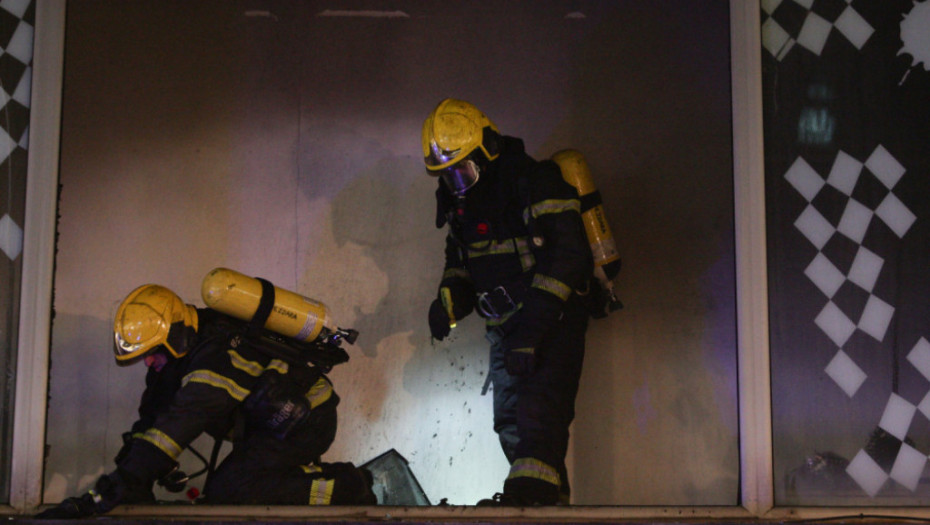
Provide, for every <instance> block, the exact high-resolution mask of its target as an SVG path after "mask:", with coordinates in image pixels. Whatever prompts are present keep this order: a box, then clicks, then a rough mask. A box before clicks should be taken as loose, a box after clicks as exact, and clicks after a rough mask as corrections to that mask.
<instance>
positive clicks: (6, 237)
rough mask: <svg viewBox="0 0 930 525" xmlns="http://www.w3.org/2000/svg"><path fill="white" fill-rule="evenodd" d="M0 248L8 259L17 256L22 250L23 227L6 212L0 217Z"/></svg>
mask: <svg viewBox="0 0 930 525" xmlns="http://www.w3.org/2000/svg"><path fill="white" fill-rule="evenodd" d="M0 250H3V253H5V254H6V256H7V257H9V258H10V260H13V259H16V258H17V257H19V254H20V253H21V252H22V251H23V229H22V228H20V227H19V225H18V224H16V221H14V220H13V219H12V218H11V217H10V216H9V215H7V214H4V215H3V217H2V218H0Z"/></svg>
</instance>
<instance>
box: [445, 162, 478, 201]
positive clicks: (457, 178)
mask: <svg viewBox="0 0 930 525" xmlns="http://www.w3.org/2000/svg"><path fill="white" fill-rule="evenodd" d="M479 175H480V170H479V169H478V165H477V164H475V161H473V160H465V161H462V162H459V163H457V164H455V165H452V166H449V167H448V168H446V169H444V170H442V171H440V172H439V176H440V177H441V178H442V182H443V183H444V184H445V185H446V188H448V189H449V191H450V192H451V193H452V194H453V195H458V196H461V195H464V194H465V192H466V191H467V190H468V188H471V187H472V186H474V185H475V183H476V182H478V176H479Z"/></svg>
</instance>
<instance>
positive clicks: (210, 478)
mask: <svg viewBox="0 0 930 525" xmlns="http://www.w3.org/2000/svg"><path fill="white" fill-rule="evenodd" d="M218 270H221V269H218ZM216 272H217V270H214V272H211V275H215V274H216ZM221 277H231V278H237V279H251V280H252V281H254V283H253V284H255V285H256V286H257V287H258V288H259V290H260V292H259V293H258V294H256V295H255V296H254V297H256V298H257V297H261V299H260V300H258V301H257V302H258V303H259V304H258V305H257V308H256V307H254V306H253V307H252V308H251V310H252V311H253V312H254V315H253V317H252V318H251V319H250V320H248V321H244V320H242V319H237V318H235V317H233V316H231V315H227V314H225V313H223V312H221V311H219V310H217V309H214V308H209V307H208V308H195V307H194V306H192V305H189V304H185V303H184V302H183V301H182V300H181V299H180V298H179V297H178V296H177V295H175V294H174V293H173V292H172V291H171V290H169V289H167V288H165V287H162V286H158V285H153V284H148V285H144V286H141V287H139V288H137V289H135V290H133V291H132V292H131V293H130V294H129V295H128V296H127V297H126V299H125V300H123V302H122V303H121V304H120V306H119V308H118V310H117V312H116V318H115V320H114V337H115V347H114V350H115V353H116V360H117V362H118V363H119V364H121V365H127V364H131V363H135V362H137V361H142V362H144V363H145V365H146V366H147V367H148V373H147V375H146V378H145V384H146V387H145V391H144V392H143V394H142V399H141V403H140V406H139V419H138V421H136V422H135V423H134V424H133V425H132V428H131V430H130V431H129V432H127V433H126V434H124V441H125V444H124V446H123V447H122V449H121V450H120V451H119V453H118V454H117V456H116V469H115V470H113V471H112V472H110V473H109V474H105V475H103V476H101V477H100V478H99V479H98V480H97V482H96V484H95V485H94V487H93V488H92V489H91V490H90V491H89V492H87V493H86V494H84V495H82V496H79V497H71V498H67V499H66V500H64V501H63V502H61V503H60V504H59V505H58V506H55V507H52V508H50V509H48V510H46V511H44V512H42V513H41V514H39V515H38V516H37V517H39V518H49V519H61V518H80V517H86V516H91V515H95V514H103V513H106V512H108V511H110V510H111V509H113V508H114V507H115V506H117V505H119V504H124V503H135V504H139V503H153V502H154V497H153V492H152V489H153V485H154V483H155V482H156V481H159V483H161V484H164V480H173V481H175V482H176V481H178V479H179V478H180V479H183V478H184V475H183V474H181V475H180V476H179V475H178V474H179V471H178V470H177V468H178V461H177V460H178V456H179V455H180V454H181V452H182V451H184V450H185V449H186V448H187V447H188V445H189V444H190V443H191V442H192V441H193V440H194V439H195V438H197V437H198V436H199V435H201V434H202V433H207V434H209V435H211V436H213V437H214V438H215V439H216V440H217V442H216V443H217V445H219V444H220V443H221V442H222V440H223V439H230V440H231V441H232V451H231V452H230V453H229V454H228V455H227V456H226V457H225V458H224V459H223V460H222V462H220V464H219V465H218V467H216V468H215V469H214V468H213V465H212V463H213V461H215V458H216V456H217V452H218V450H219V448H218V446H217V447H215V449H214V454H213V458H214V460H213V461H211V462H210V463H211V465H210V468H209V473H208V475H207V480H206V482H205V485H204V502H206V503H211V504H260V505H347V504H353V505H374V504H376V498H375V496H374V494H373V493H372V491H371V485H372V479H371V474H370V473H368V472H367V471H366V470H364V469H359V468H356V467H355V466H354V465H352V464H351V463H321V462H320V456H321V455H322V454H323V453H324V452H326V450H327V449H328V448H329V447H330V445H331V444H332V443H333V440H334V438H335V435H336V405H337V404H338V403H339V397H338V396H337V395H336V393H335V392H334V390H333V385H332V383H331V382H330V381H329V379H328V378H327V377H326V376H325V375H324V373H325V372H328V371H329V369H330V368H331V366H332V365H334V364H338V363H341V362H344V361H345V360H347V359H348V355H347V354H346V353H345V351H344V350H342V349H341V348H339V346H338V345H339V343H340V341H341V340H342V339H346V340H349V342H350V343H351V342H354V340H355V337H356V335H357V333H356V332H354V331H352V330H349V331H345V330H341V329H339V330H336V331H330V330H326V329H324V328H323V327H319V326H318V328H320V330H319V331H318V332H317V333H318V334H319V335H317V336H316V337H315V340H314V341H313V343H312V344H311V343H305V342H296V341H295V340H294V339H292V338H285V337H282V336H280V335H279V334H276V333H273V332H271V331H270V330H267V329H266V328H265V326H266V320H267V319H268V317H269V315H270V314H271V311H272V309H273V308H274V310H275V311H276V312H277V311H280V310H281V308H279V305H278V304H275V299H274V295H275V292H276V291H277V292H279V293H280V292H281V290H280V289H278V288H276V287H274V286H272V285H271V284H270V283H268V282H267V281H264V280H261V279H252V278H248V277H245V276H242V275H241V274H237V273H236V272H232V271H230V270H223V272H222V273H221ZM237 284H240V285H241V284H242V283H237ZM205 285H206V280H205ZM242 288H244V287H243V286H230V287H229V289H242ZM204 292H205V296H206V289H205V290H204ZM308 301H309V300H308ZM313 304H316V305H319V304H320V303H315V302H314V303H313ZM270 324H271V323H270V322H269V325H270ZM317 324H318V325H319V324H320V323H317ZM311 326H312V325H311ZM191 450H193V449H191ZM181 488H183V485H182V487H181ZM178 490H180V489H178Z"/></svg>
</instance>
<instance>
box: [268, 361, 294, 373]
mask: <svg viewBox="0 0 930 525" xmlns="http://www.w3.org/2000/svg"><path fill="white" fill-rule="evenodd" d="M265 370H274V371H275V372H278V373H279V374H281V375H284V374H286V373H287V371H288V370H289V368H288V366H287V363H285V362H284V361H281V360H280V359H272V360H271V362H270V363H268V367H267V368H265Z"/></svg>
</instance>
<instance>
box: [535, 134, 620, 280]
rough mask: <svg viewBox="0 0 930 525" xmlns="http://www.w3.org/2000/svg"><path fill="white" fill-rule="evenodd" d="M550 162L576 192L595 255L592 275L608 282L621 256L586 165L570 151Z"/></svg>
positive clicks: (557, 154)
mask: <svg viewBox="0 0 930 525" xmlns="http://www.w3.org/2000/svg"><path fill="white" fill-rule="evenodd" d="M552 160H554V161H555V162H556V164H558V165H559V168H560V169H561V170H562V178H564V179H565V181H566V182H568V183H569V184H571V185H572V186H574V187H575V189H576V190H578V196H579V197H580V198H581V219H582V220H583V221H584V229H585V233H586V234H587V236H588V242H589V243H590V244H591V253H592V254H593V255H594V267H595V272H596V273H603V274H604V276H603V279H601V280H602V281H604V280H605V279H606V280H607V281H610V280H612V279H613V278H614V277H616V276H617V274H618V273H619V272H620V253H619V252H617V245H616V243H615V242H614V236H613V233H612V232H611V231H610V225H609V224H607V217H606V216H605V214H604V204H603V202H602V200H601V193H600V192H599V191H598V190H597V188H596V187H595V186H594V180H593V179H592V178H591V170H590V169H589V168H588V163H587V162H586V161H585V159H584V156H582V154H581V153H580V152H579V151H577V150H573V149H565V150H562V151H559V152H557V153H556V154H555V155H553V156H552ZM598 270H600V271H598ZM599 278H600V276H599ZM604 284H605V285H606V283H604Z"/></svg>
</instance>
